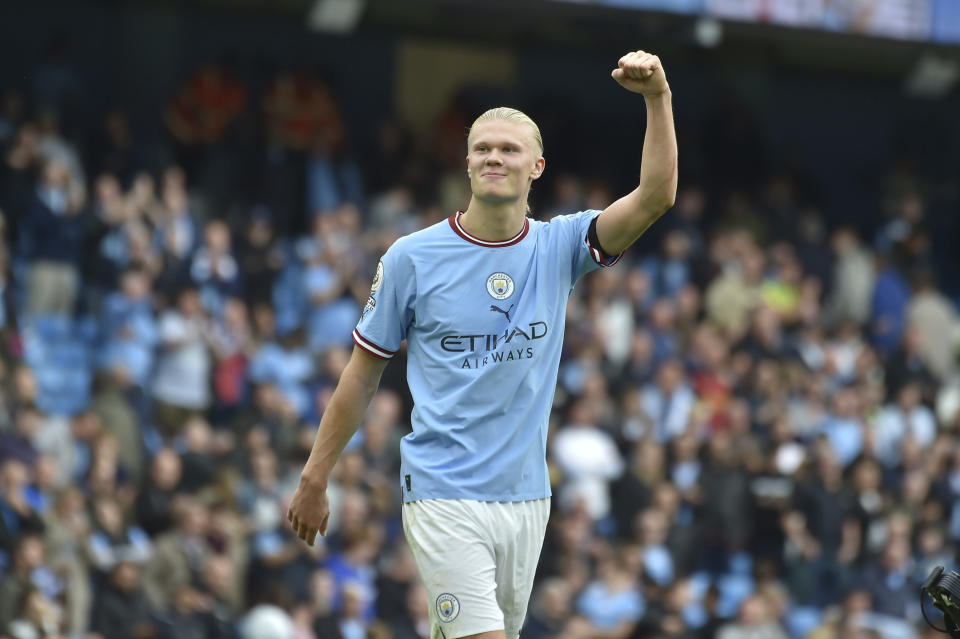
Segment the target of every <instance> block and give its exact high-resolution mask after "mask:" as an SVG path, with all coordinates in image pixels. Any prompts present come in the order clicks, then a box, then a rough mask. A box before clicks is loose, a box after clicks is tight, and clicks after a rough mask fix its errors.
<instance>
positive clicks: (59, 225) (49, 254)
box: [22, 159, 85, 315]
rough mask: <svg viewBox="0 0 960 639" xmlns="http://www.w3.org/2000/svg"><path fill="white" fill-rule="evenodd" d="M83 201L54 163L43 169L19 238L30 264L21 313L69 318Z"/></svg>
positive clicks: (75, 286)
mask: <svg viewBox="0 0 960 639" xmlns="http://www.w3.org/2000/svg"><path fill="white" fill-rule="evenodd" d="M84 197H85V196H84V195H83V192H82V191H81V190H79V187H78V185H77V184H75V183H73V182H71V176H70V174H69V172H68V170H67V167H66V166H65V165H64V164H62V163H61V162H60V161H58V160H56V159H49V160H47V161H46V163H45V164H44V166H43V171H42V172H41V176H40V181H39V183H38V185H37V190H36V195H35V197H33V198H31V200H30V202H29V211H28V214H27V217H26V219H25V225H24V228H23V229H22V232H23V233H25V234H26V238H25V239H24V242H23V244H22V250H25V251H26V257H27V258H28V259H30V271H29V274H28V276H27V277H28V282H27V290H28V291H29V292H30V294H29V298H28V300H27V312H29V313H31V314H34V313H54V314H59V315H70V314H71V313H73V305H74V302H75V301H76V299H77V296H78V294H79V292H80V265H81V260H82V253H81V251H82V248H83V242H84V230H85V222H84V219H83V217H82V213H83V205H84Z"/></svg>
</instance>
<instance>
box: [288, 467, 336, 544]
mask: <svg viewBox="0 0 960 639" xmlns="http://www.w3.org/2000/svg"><path fill="white" fill-rule="evenodd" d="M329 520H330V500H329V499H327V489H326V487H325V486H322V485H320V484H316V483H311V482H309V481H307V480H305V479H304V478H303V477H301V478H300V485H299V486H298V487H297V492H295V493H294V494H293V499H291V500H290V508H289V509H288V510H287V521H289V522H290V525H291V526H292V527H293V531H294V532H295V533H297V537H299V538H300V539H302V540H304V541H305V542H307V544H309V545H310V546H312V545H313V542H314V540H315V539H316V537H317V532H318V531H319V533H320V534H321V535H325V534H327V522H328V521H329Z"/></svg>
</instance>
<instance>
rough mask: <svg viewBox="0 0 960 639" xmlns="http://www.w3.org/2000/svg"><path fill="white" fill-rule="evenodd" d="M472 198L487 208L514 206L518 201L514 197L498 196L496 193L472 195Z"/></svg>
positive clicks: (517, 197) (517, 198)
mask: <svg viewBox="0 0 960 639" xmlns="http://www.w3.org/2000/svg"><path fill="white" fill-rule="evenodd" d="M473 197H474V198H476V199H477V200H479V201H480V202H483V203H484V204H487V205H489V206H503V205H504V204H514V203H516V202H518V201H519V200H520V198H519V196H516V195H500V194H498V193H474V194H473Z"/></svg>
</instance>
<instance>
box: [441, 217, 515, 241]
mask: <svg viewBox="0 0 960 639" xmlns="http://www.w3.org/2000/svg"><path fill="white" fill-rule="evenodd" d="M461 215H463V211H457V212H456V213H454V214H453V215H451V216H450V217H449V218H448V219H447V221H448V222H450V228H452V229H453V232H454V233H456V234H457V235H459V236H460V237H462V238H463V239H465V240H466V241H468V242H472V243H473V244H478V245H480V246H488V247H491V248H499V247H502V246H513V245H514V244H516V243H517V242H519V241H520V240H522V239H523V238H525V237H526V236H527V232H528V231H529V230H530V219H529V218H526V217H525V218H523V230H521V231H520V232H519V233H517V234H516V235H514V236H513V237H511V238H510V239H509V240H501V241H499V242H488V241H487V240H481V239H480V238H479V237H474V236H473V235H470V234H469V233H467V231H466V230H465V229H464V228H463V227H462V226H460V216H461Z"/></svg>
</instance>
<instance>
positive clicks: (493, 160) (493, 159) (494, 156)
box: [487, 151, 503, 164]
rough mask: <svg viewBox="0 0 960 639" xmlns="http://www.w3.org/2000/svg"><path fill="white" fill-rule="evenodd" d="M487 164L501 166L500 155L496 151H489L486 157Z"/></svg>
mask: <svg viewBox="0 0 960 639" xmlns="http://www.w3.org/2000/svg"><path fill="white" fill-rule="evenodd" d="M487 164H503V160H502V159H501V158H500V154H499V153H497V152H496V151H491V152H490V154H489V155H487Z"/></svg>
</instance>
